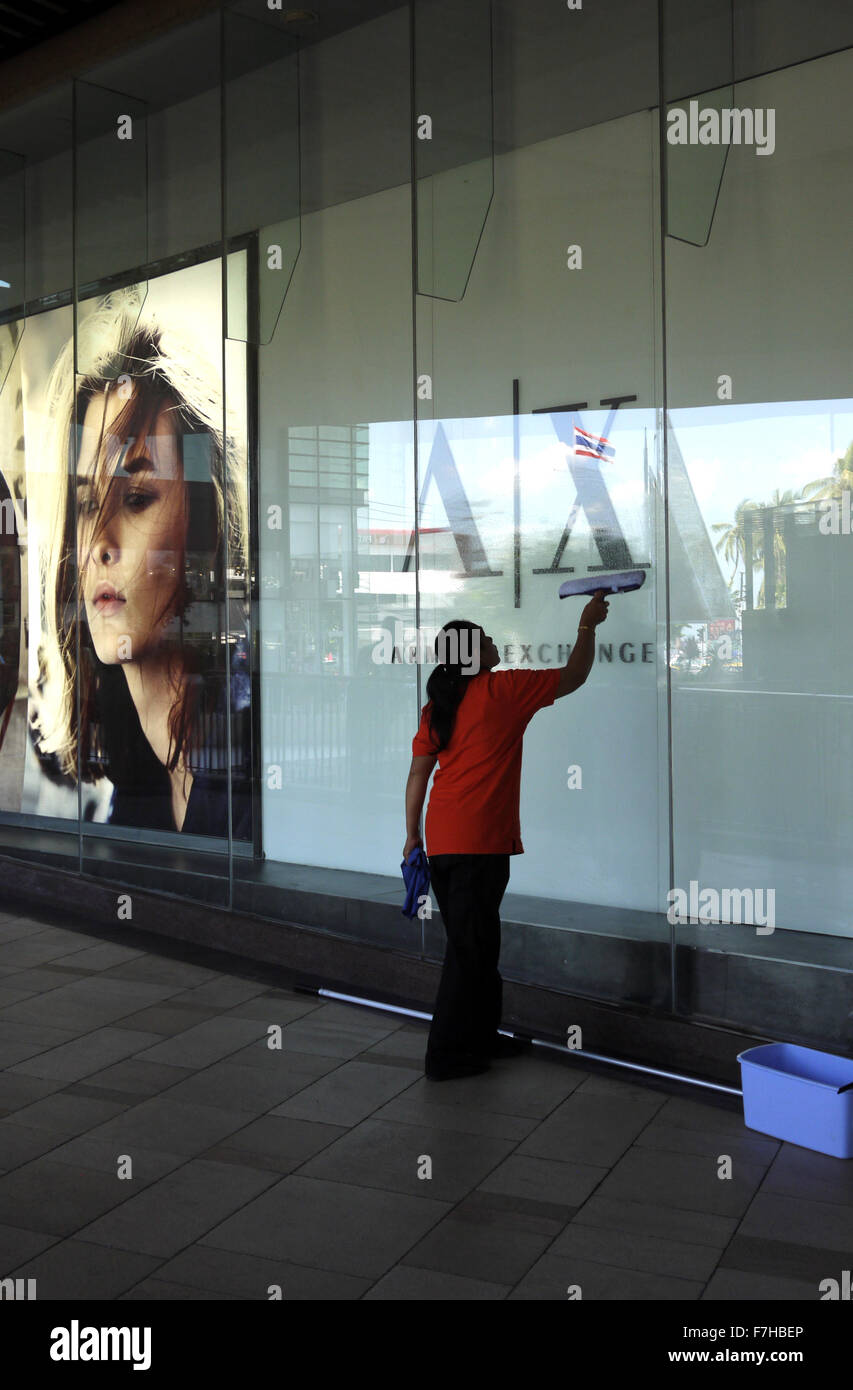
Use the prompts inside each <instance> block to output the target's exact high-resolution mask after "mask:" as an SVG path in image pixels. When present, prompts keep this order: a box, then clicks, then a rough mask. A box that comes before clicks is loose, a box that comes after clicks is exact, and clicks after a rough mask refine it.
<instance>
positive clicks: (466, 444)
mask: <svg viewBox="0 0 853 1390" xmlns="http://www.w3.org/2000/svg"><path fill="white" fill-rule="evenodd" d="M621 414H622V419H621V420H620V419H619V417H618V416H617V417H616V419H615V420H614V423H613V426H612V428H611V430H610V433H609V434H608V436H607V437H608V439H609V440H610V442H611V444H612V445H613V446H614V447H615V449H616V456H615V458H614V459H613V460H610V461H607V462H604V463H602V464H601V465H599V464H598V463H597V462H596V461H594V460H593V459H586V460H584V459H578V460H577V462H578V463H579V464H582V465H584V466H588V467H590V468H592V469H596V468H598V467H601V468H602V470H603V472H604V477H605V480H606V483H607V489H608V492H609V494H610V497H611V499H612V501H613V504H614V507H615V509H616V512H617V515H618V517H619V521H620V524H621V526H622V528H623V531H624V532H625V535H626V537H627V538H628V540H629V543H630V541H631V539H632V538H637V539H640V538H641V537H642V536H643V534H644V527H643V510H644V509H643V501H644V483H643V477H644V471H643V447H644V435H647V436H648V441H649V444H648V448H649V463H650V466H651V467H652V468H653V467H654V418H655V415H654V411H652V410H642V411H640V410H635V411H631V412H628V411H623V412H621ZM517 419H518V430H519V458H520V464H519V475H520V491H521V524H522V527H523V528H524V529H525V530H529V531H535V530H539V529H541V530H542V531H544V532H547V533H548V534H549V535H550V533H551V532H553V533H554V535H553V542H554V545H556V542H557V540H558V539H559V536H560V533H561V531H562V528H563V525H564V524H565V522H566V520H567V518H568V515H569V512H570V510H571V508H572V505H573V503H574V501H575V497H576V491H577V490H576V487H575V484H574V481H573V479H572V476H571V473H570V471H569V467H568V457H569V451H568V449H567V447H566V445H565V444H563V443H562V441H561V440H560V439H559V438H558V437H557V434H556V432H555V430H554V426H553V424H552V423H551V419H550V416H548V415H520V416H518V417H517ZM606 420H607V413H606V412H604V411H588V412H583V414H582V416H581V417H580V419H579V423H580V424H581V425H582V428H584V429H586V430H588V431H589V432H590V433H591V434H597V435H601V433H602V431H603V429H604V425H605V423H606ZM439 423H440V424H441V426H442V427H443V429H444V431H445V434H446V436H447V440H448V443H449V445H450V448H451V451H452V454H453V458H454V461H455V463H456V466H457V468H458V470H459V475H460V478H461V481H462V485H463V487H464V489H465V494H466V496H467V499H468V502H469V503H470V506H471V509H472V512H473V514H474V518H475V520H476V522H477V527H478V529H479V531H480V534H481V536H482V537H483V540H484V543H485V542H487V538H489V537H492V538H494V539H497V538H498V537H506V536H507V533H508V531H511V529H512V523H513V480H514V462H513V423H514V419H513V416H511V415H510V416H488V417H485V418H482V419H479V418H466V419H460V420H444V421H441V422H432V421H430V422H429V423H426V424H425V423H421V424H420V426H419V430H420V434H419V471H420V480H421V487H423V480H424V478H425V476H426V471H427V467H428V464H429V459H430V453H431V451H432V446H433V441H434V439H435V436H436V433H437V429H438V424H439ZM412 455H413V444H412V425H411V422H406V421H401V422H383V423H381V424H377V425H371V426H370V517H371V523H370V524H371V525H372V526H398V527H408V526H410V525H411V523H412V519H413V516H414V481H413V470H412V463H413V458H412ZM421 524H422V525H423V526H425V527H428V526H442V527H445V526H446V525H447V514H446V512H445V509H444V504H443V502H442V499H441V494H440V492H439V489H438V487H437V485H436V484H435V482H433V483H432V484H431V485H430V488H429V491H428V492H427V495H426V498H425V502H424V507H423V512H422V516H421ZM575 528H576V530H577V532H578V533H581V532H584V531H586V532H587V533H588V530H589V528H588V524H587V521H586V518H585V517H584V515H583V511H581V512H580V514H579V516H578V518H577V521H576V523H575ZM573 534H574V532H573Z"/></svg>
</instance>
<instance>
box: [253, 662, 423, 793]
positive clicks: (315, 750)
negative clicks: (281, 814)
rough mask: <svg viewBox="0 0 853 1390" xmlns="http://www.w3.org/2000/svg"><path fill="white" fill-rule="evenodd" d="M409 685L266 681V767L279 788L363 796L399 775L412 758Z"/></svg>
mask: <svg viewBox="0 0 853 1390" xmlns="http://www.w3.org/2000/svg"><path fill="white" fill-rule="evenodd" d="M413 690H414V682H413V680H409V681H405V682H399V681H397V680H393V681H383V680H376V679H375V678H373V677H372V676H349V677H335V678H334V679H330V678H329V677H326V676H271V677H269V678H268V679H267V681H266V682H265V683H264V691H263V708H264V751H263V760H264V764H265V766H266V767H271V766H278V767H280V768H281V774H282V785H283V786H291V787H295V786H298V787H304V788H309V787H314V788H318V789H319V788H323V789H331V790H336V791H348V790H359V789H364V788H366V787H367V786H368V785H371V784H375V783H380V782H382V783H384V782H386V781H387V780H388V778H389V777H391V778H393V777H395V776H399V768H400V765H401V763H402V762H405V761H406V759H407V758H408V757H409V756H410V754H411V743H412V731H411V722H412V697H413Z"/></svg>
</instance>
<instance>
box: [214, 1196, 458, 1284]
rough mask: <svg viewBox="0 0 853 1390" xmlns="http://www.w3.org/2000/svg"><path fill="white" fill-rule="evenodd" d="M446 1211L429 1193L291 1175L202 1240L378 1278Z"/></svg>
mask: <svg viewBox="0 0 853 1390" xmlns="http://www.w3.org/2000/svg"><path fill="white" fill-rule="evenodd" d="M447 1210H448V1203H447V1202H437V1201H434V1200H432V1199H431V1198H428V1197H408V1196H405V1195H403V1194H402V1193H398V1192H379V1191H376V1190H375V1189H373V1188H368V1187H353V1186H352V1185H351V1184H349V1183H338V1182H322V1181H320V1180H319V1179H318V1178H302V1177H299V1175H298V1174H294V1175H292V1176H290V1177H286V1178H282V1179H281V1181H280V1182H279V1183H278V1184H277V1186H275V1187H274V1188H272V1189H271V1190H270V1191H269V1192H266V1193H264V1194H263V1195H262V1196H261V1197H258V1198H256V1199H255V1201H254V1202H250V1203H249V1204H248V1206H246V1207H244V1208H243V1210H242V1211H239V1212H237V1213H236V1214H235V1215H234V1216H232V1217H230V1218H229V1220H227V1221H224V1222H223V1223H222V1225H221V1226H219V1227H217V1228H216V1230H214V1231H211V1232H210V1234H209V1235H207V1236H205V1237H204V1238H203V1240H202V1241H201V1244H202V1245H211V1246H214V1247H216V1248H217V1249H224V1250H237V1251H242V1252H243V1253H245V1254H252V1255H259V1256H262V1257H263V1258H266V1259H277V1260H284V1261H290V1262H292V1263H294V1264H298V1265H310V1266H312V1267H313V1268H315V1269H329V1270H337V1271H339V1272H340V1273H343V1274H355V1275H360V1276H362V1277H365V1278H367V1277H372V1278H373V1279H378V1278H379V1277H380V1276H381V1275H382V1274H384V1273H385V1272H386V1271H387V1270H388V1269H390V1267H391V1266H392V1265H393V1264H395V1263H396V1262H397V1261H398V1260H399V1259H400V1258H401V1257H402V1256H403V1255H405V1254H406V1252H407V1251H409V1250H410V1249H411V1248H412V1246H413V1245H414V1244H415V1243H416V1242H417V1241H418V1240H419V1239H420V1237H422V1236H423V1235H424V1233H425V1232H426V1231H427V1230H429V1228H430V1227H431V1226H433V1225H434V1224H435V1223H436V1221H439V1220H440V1219H441V1218H442V1216H444V1215H445V1214H446V1212H447Z"/></svg>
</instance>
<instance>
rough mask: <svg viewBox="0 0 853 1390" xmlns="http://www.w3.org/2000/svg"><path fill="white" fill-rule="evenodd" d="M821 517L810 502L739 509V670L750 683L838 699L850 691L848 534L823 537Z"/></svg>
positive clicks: (852, 574) (852, 540) (852, 560)
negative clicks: (741, 595)
mask: <svg viewBox="0 0 853 1390" xmlns="http://www.w3.org/2000/svg"><path fill="white" fill-rule="evenodd" d="M823 515H824V508H822V507H821V506H820V504H817V503H812V504H811V505H804V504H802V503H799V504H797V505H796V506H784V507H756V508H755V509H754V510H750V511H747V512H746V513H745V518H746V523H745V527H746V534H745V544H744V551H745V566H746V578H745V592H746V606H745V608H744V612H743V618H742V622H743V669H744V679H745V680H746V681H747V683H748V684H750V685H755V686H758V687H761V688H766V689H768V690H790V691H810V692H812V693H815V694H823V695H843V696H849V694H850V692H851V691H852V690H853V642H851V641H850V622H849V617H848V608H849V601H850V594H851V593H853V536H850V535H843V534H841V535H831V534H830V535H825V534H823V533H822V532H821V529H820V522H821V517H822V516H823ZM756 555H759V556H760V557H761V558H760V559H758V560H757V559H756ZM760 586H762V587H761V588H760ZM759 593H761V602H760V604H759V602H758V596H759Z"/></svg>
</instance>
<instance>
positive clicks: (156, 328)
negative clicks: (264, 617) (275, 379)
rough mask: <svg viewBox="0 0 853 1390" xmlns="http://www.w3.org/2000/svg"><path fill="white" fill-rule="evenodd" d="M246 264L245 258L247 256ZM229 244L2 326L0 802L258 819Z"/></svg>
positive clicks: (219, 822) (215, 825) (218, 828)
mask: <svg viewBox="0 0 853 1390" xmlns="http://www.w3.org/2000/svg"><path fill="white" fill-rule="evenodd" d="M237 269H238V270H239V267H237ZM220 280H221V267H220V263H219V262H218V261H214V262H207V263H203V264H201V265H198V266H193V267H189V268H187V269H184V270H181V271H178V272H176V273H174V274H171V275H167V276H163V277H161V278H160V279H158V280H151V281H149V282H147V283H146V284H144V285H139V286H132V287H130V288H127V289H123V290H120V291H115V292H112V293H110V294H108V295H104V296H101V297H100V298H97V299H93V300H90V301H86V302H84V303H81V304H80V305H79V306H78V310H77V315H76V332H75V328H74V314H73V310H72V309H71V308H70V307H63V308H59V309H54V310H50V311H48V312H44V313H39V314H33V315H30V316H29V317H28V318H27V319H26V320H25V321H21V322H18V323H13V324H5V325H2V326H0V513H2V528H1V529H0V814H2V813H4V812H5V813H7V814H9V813H13V814H15V815H17V816H20V815H21V814H22V813H23V814H24V815H35V816H39V817H51V818H60V819H63V820H68V819H76V818H77V816H78V808H80V807H82V814H83V817H84V819H85V820H86V821H88V822H91V823H93V824H97V823H99V822H101V823H106V824H110V825H112V826H115V827H126V828H130V827H134V828H143V829H145V828H148V829H151V830H158V831H172V832H175V833H178V832H181V833H184V834H194V835H206V836H217V837H223V836H226V835H227V833H228V822H229V809H230V819H231V831H232V834H233V835H234V837H235V838H238V839H247V840H248V839H251V832H252V827H251V717H250V715H251V709H250V704H251V681H250V659H249V652H250V633H249V612H250V609H249V578H248V575H249V553H248V477H247V449H246V349H245V346H244V345H243V344H240V343H236V342H227V343H226V345H225V347H226V351H225V356H224V372H225V377H226V381H225V384H223V352H222V336H221V319H220Z"/></svg>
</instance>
